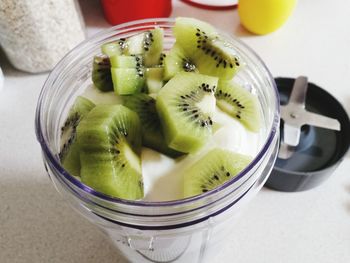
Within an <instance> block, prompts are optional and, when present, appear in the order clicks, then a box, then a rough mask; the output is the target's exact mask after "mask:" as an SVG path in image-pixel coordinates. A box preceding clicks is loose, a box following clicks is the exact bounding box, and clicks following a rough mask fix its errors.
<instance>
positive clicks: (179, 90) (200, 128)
mask: <svg viewBox="0 0 350 263" xmlns="http://www.w3.org/2000/svg"><path fill="white" fill-rule="evenodd" d="M217 81H218V79H217V78H215V77H211V76H206V75H201V74H196V73H188V72H182V73H178V74H176V75H175V77H173V78H172V79H171V80H169V81H168V82H167V84H165V86H164V87H163V88H162V89H161V90H160V91H159V93H158V96H157V102H156V108H157V112H158V115H159V117H160V120H161V124H162V130H163V134H164V136H165V141H166V143H167V144H168V146H169V147H170V148H172V149H175V150H177V151H180V152H185V153H193V152H196V151H197V150H198V149H199V148H201V147H202V146H203V145H204V144H205V143H206V142H207V140H208V139H209V137H210V136H211V134H212V125H213V121H212V115H213V113H214V111H215V97H214V92H215V89H216V86H217Z"/></svg>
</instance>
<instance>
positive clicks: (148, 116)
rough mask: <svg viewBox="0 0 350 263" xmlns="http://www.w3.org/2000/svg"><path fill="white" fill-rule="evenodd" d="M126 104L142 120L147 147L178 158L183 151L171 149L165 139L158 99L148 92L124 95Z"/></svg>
mask: <svg viewBox="0 0 350 263" xmlns="http://www.w3.org/2000/svg"><path fill="white" fill-rule="evenodd" d="M123 101H124V103H123V104H124V105H125V106H126V107H128V108H129V109H131V110H133V111H135V112H136V113H137V114H138V116H139V118H140V121H141V126H142V144H143V145H144V146H145V147H148V148H151V149H153V150H156V151H158V152H160V153H163V154H165V155H168V156H170V157H173V158H176V157H179V156H180V155H182V153H180V152H177V151H175V150H173V149H170V148H169V147H168V146H167V144H166V142H165V139H164V135H163V133H162V127H161V125H160V120H159V117H158V114H157V111H156V101H155V99H153V98H152V97H150V96H148V95H146V94H136V95H131V96H124V97H123Z"/></svg>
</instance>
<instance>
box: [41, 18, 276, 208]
mask: <svg viewBox="0 0 350 263" xmlns="http://www.w3.org/2000/svg"><path fill="white" fill-rule="evenodd" d="M164 22H167V23H174V22H175V19H173V18H171V19H169V18H157V19H154V18H151V19H142V20H135V21H132V22H128V23H123V24H120V25H117V26H114V27H111V28H110V29H107V30H103V31H101V32H99V33H97V34H95V35H93V36H92V37H90V38H88V39H86V40H85V41H83V42H81V43H80V44H79V45H78V46H76V47H75V48H74V49H72V50H71V51H70V52H68V53H67V54H66V56H65V57H63V58H62V59H61V61H60V62H59V63H58V64H57V65H56V66H55V68H54V69H53V70H52V72H51V73H50V74H49V76H48V78H47V80H46V81H45V83H44V86H43V88H42V90H41V92H40V95H39V99H38V104H37V108H36V116H35V132H36V136H37V140H38V141H39V143H40V145H41V148H42V150H43V151H44V154H45V155H46V156H47V158H48V160H49V161H50V162H51V164H52V165H53V166H54V168H55V169H56V170H57V171H58V172H59V174H60V175H63V176H64V178H65V179H67V180H68V181H70V182H71V183H72V184H73V185H75V186H76V187H78V188H80V189H82V190H83V191H85V192H87V193H89V194H91V195H93V196H95V197H98V198H101V199H104V200H105V201H111V202H114V203H117V204H118V203H119V204H123V205H130V206H138V207H165V206H176V205H182V204H187V203H190V202H193V201H197V200H200V199H203V198H206V197H208V196H211V195H213V194H215V193H217V192H220V191H222V190H223V189H226V188H227V187H229V186H230V185H232V184H233V183H235V182H236V181H238V180H239V179H241V178H242V177H244V175H246V173H247V172H249V171H250V170H251V169H252V168H253V167H254V166H255V165H256V164H258V162H259V161H260V159H261V158H262V157H263V156H264V154H265V152H266V151H267V150H268V148H269V147H270V145H271V143H272V142H273V139H274V137H275V136H276V134H277V130H278V129H279V127H278V125H277V124H278V122H279V112H280V109H279V94H278V90H277V86H276V83H275V80H274V78H273V76H272V74H271V73H270V71H269V70H268V68H267V67H266V65H265V63H264V62H263V61H262V59H261V58H260V57H259V56H258V55H257V54H256V53H255V51H253V50H252V49H251V48H250V47H249V46H247V45H246V44H244V43H243V42H242V41H241V40H239V39H238V38H235V37H234V38H235V41H237V42H238V43H240V44H241V45H242V46H244V47H245V48H246V49H247V50H248V51H249V52H250V53H251V54H252V55H253V56H255V58H256V59H257V60H258V62H259V63H260V64H261V66H262V68H263V69H265V71H266V72H267V75H268V76H269V78H270V79H271V82H272V85H273V91H274V93H275V104H276V109H275V113H274V118H273V121H272V125H271V127H270V129H269V135H268V138H267V140H266V142H265V144H264V145H263V147H262V149H261V150H260V151H259V153H258V154H257V156H256V157H255V158H254V159H253V161H252V162H251V163H250V164H249V165H248V166H247V167H246V168H245V169H244V170H243V171H242V172H240V173H239V174H238V175H237V176H236V177H235V178H233V179H232V180H230V181H227V182H226V183H224V184H222V185H221V186H219V187H217V188H215V189H213V190H211V191H208V192H206V193H203V194H201V195H197V196H193V197H189V198H185V199H179V200H173V201H160V202H150V201H135V200H126V199H121V198H117V197H112V196H109V195H105V194H103V193H101V192H98V191H95V190H94V189H92V188H91V187H89V186H86V185H85V184H83V183H82V182H81V181H79V180H78V179H76V178H75V177H74V176H72V175H70V174H69V173H68V172H67V171H66V170H64V168H63V167H62V166H61V164H60V162H59V161H58V159H57V156H55V154H54V153H53V152H52V151H51V149H50V148H49V147H48V144H47V141H46V140H45V138H44V135H43V132H42V127H41V119H40V115H41V110H40V107H41V103H42V100H43V97H44V92H45V88H47V87H46V85H47V82H48V80H49V79H50V77H51V76H52V74H53V73H54V72H55V70H56V68H57V67H58V65H60V64H61V63H62V61H64V60H65V58H66V57H67V56H69V55H70V54H71V53H74V52H76V50H77V49H79V48H80V47H81V46H82V45H84V44H85V43H87V42H89V41H91V39H94V38H97V37H99V36H101V35H105V34H107V33H108V32H115V31H117V30H118V29H121V28H126V27H132V26H133V25H139V24H149V26H151V27H154V26H156V25H157V23H164ZM231 37H232V36H231Z"/></svg>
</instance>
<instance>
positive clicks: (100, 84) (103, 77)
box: [92, 56, 113, 91]
mask: <svg viewBox="0 0 350 263" xmlns="http://www.w3.org/2000/svg"><path fill="white" fill-rule="evenodd" d="M92 82H93V83H94V85H95V87H96V88H98V89H99V90H101V91H112V90H113V83H112V77H111V63H110V60H109V58H108V57H107V56H95V57H94V59H93V64H92Z"/></svg>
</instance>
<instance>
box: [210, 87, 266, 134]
mask: <svg viewBox="0 0 350 263" xmlns="http://www.w3.org/2000/svg"><path fill="white" fill-rule="evenodd" d="M215 97H216V104H217V106H218V107H219V108H220V109H221V110H223V111H224V112H226V113H227V114H229V115H230V116H232V117H233V118H235V119H237V120H238V121H239V122H241V123H242V124H243V125H244V126H245V127H246V128H247V129H248V130H250V131H253V132H258V131H259V130H260V127H261V117H260V106H259V101H258V98H257V96H255V95H253V94H252V93H250V92H249V91H248V90H246V89H244V88H242V87H241V86H239V85H238V84H236V83H233V82H232V81H222V80H221V81H219V85H218V88H217V89H216V93H215Z"/></svg>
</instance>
